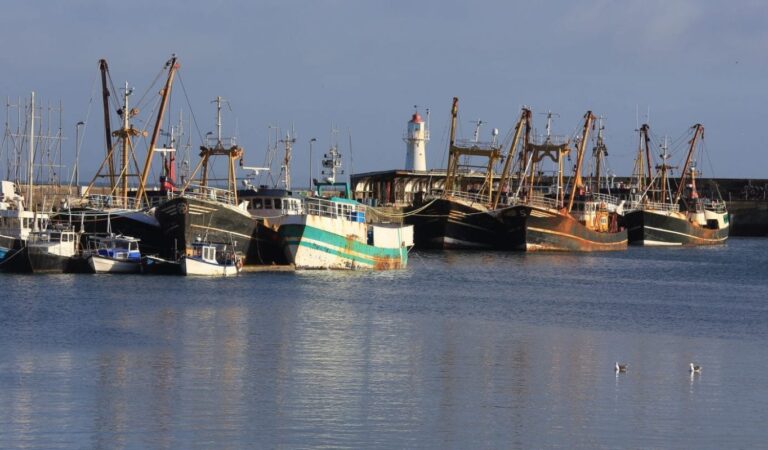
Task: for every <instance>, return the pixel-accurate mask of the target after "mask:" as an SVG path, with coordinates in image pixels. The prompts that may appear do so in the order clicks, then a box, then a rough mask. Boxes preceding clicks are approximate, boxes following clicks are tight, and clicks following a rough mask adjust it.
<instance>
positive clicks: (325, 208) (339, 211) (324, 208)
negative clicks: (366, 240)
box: [304, 197, 366, 222]
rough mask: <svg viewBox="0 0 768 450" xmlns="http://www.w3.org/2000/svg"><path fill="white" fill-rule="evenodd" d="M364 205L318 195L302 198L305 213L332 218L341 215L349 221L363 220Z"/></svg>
mask: <svg viewBox="0 0 768 450" xmlns="http://www.w3.org/2000/svg"><path fill="white" fill-rule="evenodd" d="M365 210H366V206H365V205H363V204H360V203H358V204H353V203H347V202H336V201H333V200H328V199H325V198H319V197H308V198H306V199H304V211H305V213H306V214H309V215H314V216H322V217H330V218H332V219H335V218H338V217H341V218H344V219H346V220H349V221H351V222H365Z"/></svg>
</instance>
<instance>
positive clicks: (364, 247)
mask: <svg viewBox="0 0 768 450" xmlns="http://www.w3.org/2000/svg"><path fill="white" fill-rule="evenodd" d="M302 207H303V210H302V214H295V215H290V216H287V217H286V218H285V220H284V222H283V224H282V225H281V227H280V230H279V233H280V237H281V238H282V239H283V242H284V245H285V251H286V256H287V258H288V260H289V262H290V263H292V264H294V265H295V267H296V268H297V269H376V270H383V269H401V268H405V267H406V265H407V262H408V250H409V249H410V247H412V246H413V227H412V226H411V225H406V226H402V225H396V224H379V225H368V224H366V223H365V214H366V208H367V207H366V206H365V205H363V204H362V203H359V202H356V201H354V200H350V199H346V198H340V197H330V198H327V199H326V198H320V197H310V198H306V199H304V201H303V205H302Z"/></svg>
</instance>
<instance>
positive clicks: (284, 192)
mask: <svg viewBox="0 0 768 450" xmlns="http://www.w3.org/2000/svg"><path fill="white" fill-rule="evenodd" d="M238 197H239V198H240V199H241V200H242V201H246V202H248V212H249V213H250V215H251V217H252V218H253V220H255V221H256V226H257V230H256V234H255V237H254V239H253V240H252V242H251V247H252V248H253V249H254V255H253V256H254V259H255V260H256V261H258V263H259V264H266V265H271V264H279V265H284V264H288V260H287V259H286V258H285V252H284V251H283V246H282V242H281V241H280V233H279V229H280V226H281V225H282V224H283V222H284V220H285V218H286V217H287V216H289V215H295V214H300V212H301V202H302V199H301V197H299V196H298V195H296V194H295V193H294V192H293V191H290V190H288V189H283V188H269V187H266V186H261V187H259V188H256V187H249V189H243V190H240V191H239V192H238Z"/></svg>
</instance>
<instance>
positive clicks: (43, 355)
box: [0, 239, 768, 449]
mask: <svg viewBox="0 0 768 450" xmlns="http://www.w3.org/2000/svg"><path fill="white" fill-rule="evenodd" d="M0 286H1V288H0V289H1V291H0V298H2V300H1V301H0V447H2V448H6V447H27V448H46V449H47V448H65V447H67V448H71V447H78V448H79V447H105V448H122V447H130V448H144V447H151V448H195V447H198V448H243V447H276V446H280V447H288V448H294V447H333V448H344V447H347V448H360V447H387V448H402V447H411V448H412V447H441V448H442V447H453V448H516V447H517V448H552V447H571V448H572V447H581V448H638V447H643V448H647V447H661V448H690V447H704V448H739V447H747V446H754V445H756V446H761V445H764V442H765V439H766V438H767V437H768V432H766V431H765V426H764V424H765V422H766V421H767V420H768V412H766V408H765V405H766V404H768V388H767V387H766V386H768V384H767V383H766V377H765V375H764V373H765V371H766V369H768V363H767V362H766V361H768V358H766V356H768V355H767V353H768V352H767V351H766V344H767V343H768V307H766V298H768V241H766V240H749V239H733V240H731V241H730V242H729V243H728V245H727V247H718V248H701V249H643V248H632V249H630V250H629V251H627V252H620V253H610V254H591V255H572V254H504V253H415V254H413V255H412V257H411V261H410V267H409V268H408V269H407V270H404V271H394V272H377V273H343V272H307V273H295V274H286V273H271V274H269V273H259V274H249V275H246V276H241V277H238V278H236V279H229V280H205V279H184V278H175V277H140V276H72V275H62V276H34V277H33V276H11V275H0ZM615 361H622V362H628V363H629V371H628V372H627V373H625V374H620V375H619V376H616V375H615V374H614V372H613V364H614V362H615ZM691 361H694V362H696V363H698V364H701V365H702V366H703V367H704V369H703V372H702V373H701V374H700V375H696V376H693V377H691V376H690V375H689V374H688V371H687V365H688V363H689V362H691Z"/></svg>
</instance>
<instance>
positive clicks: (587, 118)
mask: <svg viewBox="0 0 768 450" xmlns="http://www.w3.org/2000/svg"><path fill="white" fill-rule="evenodd" d="M594 119H595V116H594V115H593V114H592V111H587V113H586V114H585V115H584V130H583V132H582V135H581V142H579V149H578V153H577V155H576V169H575V172H574V176H573V179H574V182H573V186H571V198H570V200H569V201H568V213H569V214H570V212H571V210H572V209H573V202H574V200H575V199H576V191H577V189H578V188H581V187H583V186H582V180H581V164H582V163H583V162H584V150H585V149H586V147H587V138H589V128H590V127H591V126H592V121H593V120H594Z"/></svg>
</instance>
